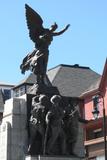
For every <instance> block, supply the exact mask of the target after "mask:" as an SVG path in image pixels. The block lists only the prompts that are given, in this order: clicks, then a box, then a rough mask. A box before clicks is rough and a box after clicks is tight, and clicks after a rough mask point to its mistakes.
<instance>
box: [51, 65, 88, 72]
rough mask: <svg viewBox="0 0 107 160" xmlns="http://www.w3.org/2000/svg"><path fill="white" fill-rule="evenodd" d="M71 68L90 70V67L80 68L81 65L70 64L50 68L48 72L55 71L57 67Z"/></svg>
mask: <svg viewBox="0 0 107 160" xmlns="http://www.w3.org/2000/svg"><path fill="white" fill-rule="evenodd" d="M59 66H60V67H71V68H81V69H90V67H86V66H80V65H79V64H74V65H69V64H59V65H57V66H55V67H53V68H50V69H49V70H48V71H50V70H53V69H55V68H57V67H59Z"/></svg>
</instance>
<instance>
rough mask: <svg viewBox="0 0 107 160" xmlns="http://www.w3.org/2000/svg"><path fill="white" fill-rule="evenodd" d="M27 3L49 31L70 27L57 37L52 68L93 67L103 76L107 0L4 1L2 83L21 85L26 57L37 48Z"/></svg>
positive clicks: (0, 47)
mask: <svg viewBox="0 0 107 160" xmlns="http://www.w3.org/2000/svg"><path fill="white" fill-rule="evenodd" d="M25 3H27V4H28V5H29V6H30V7H31V8H33V9H34V10H35V11H36V12H38V13H39V14H40V15H41V17H42V19H43V21H44V23H43V26H44V28H49V27H50V26H51V25H52V24H53V23H54V22H56V23H57V24H58V29H57V31H60V30H61V29H63V28H64V27H65V26H66V25H67V24H70V28H69V29H68V30H67V31H66V32H65V33H64V34H63V35H60V36H57V37H54V39H53V41H52V44H51V46H50V47H49V61H48V69H50V68H53V67H55V66H57V65H59V64H68V65H74V64H79V65H80V66H87V67H90V68H91V69H92V70H94V71H95V72H97V73H99V74H102V72H103V68H104V64H105V61H106V57H107V1H106V0H53V1H51V0H17V1H15V0H9V1H7V0H1V2H0V75H1V76H0V82H5V83H9V84H17V83H19V82H20V81H21V80H22V79H24V78H25V77H27V76H28V74H29V72H26V74H25V75H22V74H21V71H20V64H21V62H22V60H23V58H24V57H25V56H26V55H27V54H28V53H29V52H32V51H33V49H34V43H33V42H32V41H31V40H30V38H29V31H28V28H27V24H26V16H25Z"/></svg>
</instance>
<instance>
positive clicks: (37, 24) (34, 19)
mask: <svg viewBox="0 0 107 160" xmlns="http://www.w3.org/2000/svg"><path fill="white" fill-rule="evenodd" d="M25 9H26V20H27V26H28V29H29V36H30V38H31V40H32V41H33V42H34V43H36V42H37V40H38V38H39V35H41V34H42V33H43V32H44V30H45V29H44V28H43V25H42V24H43V20H42V18H41V17H40V15H39V14H38V13H37V12H36V11H34V10H33V9H32V8H31V7H29V6H28V5H27V4H25Z"/></svg>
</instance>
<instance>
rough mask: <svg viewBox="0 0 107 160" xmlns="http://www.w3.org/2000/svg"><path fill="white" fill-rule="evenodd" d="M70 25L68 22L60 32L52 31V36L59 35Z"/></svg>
mask: <svg viewBox="0 0 107 160" xmlns="http://www.w3.org/2000/svg"><path fill="white" fill-rule="evenodd" d="M69 27H70V24H68V25H67V26H66V27H65V28H64V29H63V30H62V31H60V32H53V36H59V35H61V34H63V33H64V32H65V31H66V30H67V29H68V28H69Z"/></svg>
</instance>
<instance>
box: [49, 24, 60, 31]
mask: <svg viewBox="0 0 107 160" xmlns="http://www.w3.org/2000/svg"><path fill="white" fill-rule="evenodd" d="M57 28H58V25H57V24H56V22H55V23H54V24H53V25H51V27H50V29H49V30H50V31H51V32H54V31H55V30H56V29H57Z"/></svg>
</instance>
